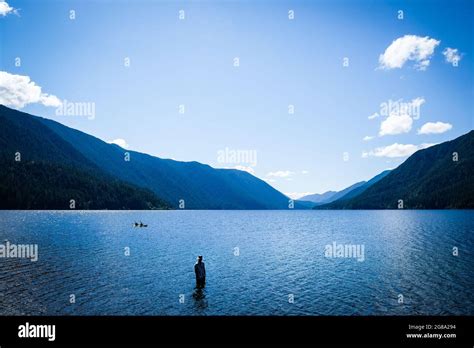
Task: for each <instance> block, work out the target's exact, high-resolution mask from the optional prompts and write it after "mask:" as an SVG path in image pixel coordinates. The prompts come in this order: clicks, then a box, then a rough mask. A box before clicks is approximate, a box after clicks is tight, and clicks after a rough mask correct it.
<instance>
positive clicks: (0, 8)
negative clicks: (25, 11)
mask: <svg viewBox="0 0 474 348" xmlns="http://www.w3.org/2000/svg"><path fill="white" fill-rule="evenodd" d="M10 13H14V14H18V10H17V9H15V8H13V7H11V6H10V5H8V3H7V2H6V1H0V16H2V17H5V16H6V15H7V14H10Z"/></svg>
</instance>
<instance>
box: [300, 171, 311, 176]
mask: <svg viewBox="0 0 474 348" xmlns="http://www.w3.org/2000/svg"><path fill="white" fill-rule="evenodd" d="M301 174H303V175H306V174H309V172H308V171H307V170H302V171H301Z"/></svg>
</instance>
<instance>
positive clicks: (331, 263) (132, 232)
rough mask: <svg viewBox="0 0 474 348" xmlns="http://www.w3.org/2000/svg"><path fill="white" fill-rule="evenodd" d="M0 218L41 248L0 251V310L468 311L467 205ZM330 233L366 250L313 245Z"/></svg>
mask: <svg viewBox="0 0 474 348" xmlns="http://www.w3.org/2000/svg"><path fill="white" fill-rule="evenodd" d="M139 220H142V221H143V222H144V223H148V224H149V227H148V228H141V229H140V228H134V227H132V223H133V222H134V221H139ZM0 223H1V225H0V226H1V228H0V243H3V244H5V240H9V241H10V242H11V243H16V244H32V243H36V244H38V248H39V260H38V261H37V262H31V261H30V260H27V259H14V258H0V314H3V315H5V314H14V315H16V314H18V315H19V314H51V315H56V314H78V315H106V314H115V315H138V314H140V315H388V314H395V315H409V314H415V315H416V314H442V315H443V314H470V315H473V314H474V296H473V293H474V237H473V231H474V212H473V211H164V212H161V211H154V212H153V211H139V212H137V211H132V212H121V211H115V212H70V211H68V212H57V211H56V212H54V211H53V212H41V211H30V212H19V211H0ZM333 242H336V243H340V244H360V245H363V246H364V256H365V260H364V261H363V262H359V261H357V260H356V259H354V258H328V257H325V255H324V251H325V246H326V245H327V244H332V243H333ZM453 246H457V247H458V248H459V256H457V257H455V256H453V254H452V250H453V249H452V248H453ZM126 247H129V248H130V256H125V248H126ZM235 248H238V250H237V249H235ZM237 251H238V252H239V255H238V256H236V255H235V254H236V253H237ZM199 254H202V255H204V261H205V263H206V268H207V276H208V277H207V287H206V289H205V290H204V292H203V293H196V291H195V289H194V271H193V265H194V262H195V258H196V255H199ZM70 294H75V296H76V303H75V304H70V303H69V299H70V297H69V296H70ZM181 294H183V295H184V303H180V301H179V299H180V295H181ZM289 294H293V296H294V303H290V301H289V298H290V297H289ZM399 294H402V295H403V296H404V298H403V300H404V303H398V299H399V297H398V295H399ZM181 298H183V297H181Z"/></svg>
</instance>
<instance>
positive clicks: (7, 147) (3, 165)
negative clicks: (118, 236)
mask: <svg viewBox="0 0 474 348" xmlns="http://www.w3.org/2000/svg"><path fill="white" fill-rule="evenodd" d="M0 126H1V127H0V209H70V204H71V200H74V204H75V208H76V209H165V208H168V207H169V206H168V204H166V203H165V202H164V201H162V200H160V199H159V198H158V197H157V196H156V195H155V194H154V193H153V192H151V191H150V190H146V189H143V188H140V187H137V186H135V185H132V184H130V183H126V182H124V181H121V180H118V179H116V178H114V177H113V176H111V175H108V174H106V173H104V172H103V171H101V170H100V169H99V168H98V167H97V166H95V165H94V164H93V163H91V162H90V161H88V160H87V158H85V157H84V156H82V155H81V154H80V153H79V152H78V151H76V150H75V149H74V148H73V147H72V146H71V145H70V144H69V143H67V142H65V141H63V140H62V139H61V138H60V137H58V136H57V135H56V134H54V133H53V132H52V131H51V130H49V129H48V128H47V127H45V126H43V125H42V124H41V123H39V122H38V121H37V120H36V119H35V118H33V117H26V116H23V115H17V112H16V111H14V110H10V109H7V108H4V107H2V106H0ZM15 159H17V160H15Z"/></svg>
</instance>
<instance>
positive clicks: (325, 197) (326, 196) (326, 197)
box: [299, 181, 368, 205]
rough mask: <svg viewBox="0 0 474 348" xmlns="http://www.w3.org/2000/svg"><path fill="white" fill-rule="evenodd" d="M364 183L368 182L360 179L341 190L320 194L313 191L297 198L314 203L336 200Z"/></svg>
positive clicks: (319, 203)
mask: <svg viewBox="0 0 474 348" xmlns="http://www.w3.org/2000/svg"><path fill="white" fill-rule="evenodd" d="M366 184H368V182H365V181H361V182H357V183H355V184H353V185H351V186H349V187H346V188H345V189H343V190H341V191H327V192H324V193H322V194H319V193H315V194H313V195H308V196H304V197H301V198H300V199H299V200H301V201H309V202H313V203H316V205H321V204H327V203H331V202H334V201H337V200H338V199H340V198H341V197H344V196H346V195H347V194H349V193H351V192H352V191H354V190H356V189H360V188H362V187H363V186H364V185H366Z"/></svg>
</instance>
